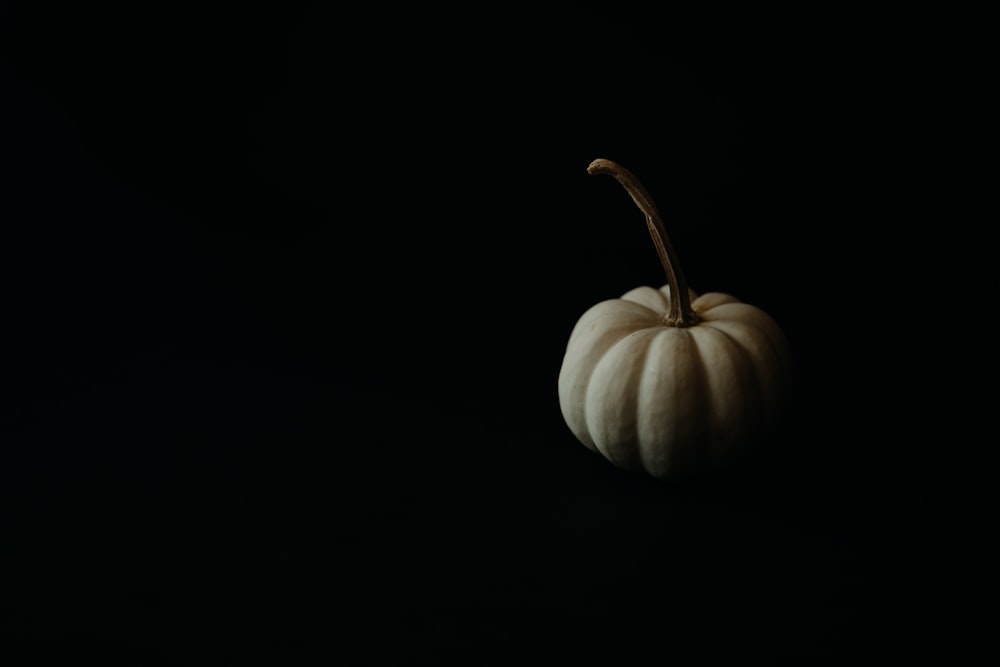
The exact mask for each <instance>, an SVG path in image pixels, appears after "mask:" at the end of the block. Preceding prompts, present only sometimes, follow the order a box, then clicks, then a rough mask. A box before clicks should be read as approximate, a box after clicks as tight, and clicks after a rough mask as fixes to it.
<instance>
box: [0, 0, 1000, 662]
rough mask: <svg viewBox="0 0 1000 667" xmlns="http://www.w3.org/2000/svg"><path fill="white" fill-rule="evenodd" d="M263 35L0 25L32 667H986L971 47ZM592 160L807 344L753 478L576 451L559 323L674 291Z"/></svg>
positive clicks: (299, 29)
mask: <svg viewBox="0 0 1000 667" xmlns="http://www.w3.org/2000/svg"><path fill="white" fill-rule="evenodd" d="M320 4H325V3H320ZM139 5H140V6H142V7H146V4H144V3H139ZM277 6H281V7H283V8H282V9H277V8H275V7H272V8H268V9H253V8H249V7H246V6H240V7H239V9H232V8H228V7H224V6H214V7H213V8H211V9H205V7H204V6H202V5H191V6H190V7H186V6H185V4H184V3H181V4H179V5H177V4H171V5H170V6H169V7H166V6H164V7H162V8H158V9H150V8H144V9H137V8H136V7H127V6H124V5H123V6H118V5H104V6H103V8H98V9H94V8H93V7H90V6H88V5H87V3H82V4H80V5H79V6H75V7H70V8H58V9H55V8H52V7H43V6H39V5H35V4H32V3H6V4H5V5H3V7H4V8H3V9H2V10H0V45H2V50H3V52H2V58H0V82H2V86H3V87H2V95H3V104H2V105H0V127H2V128H3V129H2V135H0V142H2V144H0V156H2V157H0V169H2V170H3V173H2V174H0V176H2V179H3V180H2V183H3V191H2V202H3V203H2V209H0V219H2V225H0V230H2V231H0V253H2V257H0V266H2V269H0V270H2V279H3V282H2V285H3V288H2V289H3V301H2V303H3V311H2V324H3V329H2V331H3V334H2V336H3V347H2V350H3V352H2V356H0V359H2V380H0V391H2V392H3V393H2V397H0V398H2V402H0V503H2V504H0V512H2V514H0V525H2V527H3V538H2V539H3V542H2V544H3V549H2V552H3V556H2V558H3V561H2V570H0V571H2V572H3V579H2V580H0V609H2V612H3V615H2V621H3V642H4V643H5V645H6V646H8V647H18V648H19V647H22V646H23V647H26V648H29V649H30V650H32V651H35V652H39V653H42V654H44V653H46V652H48V651H56V652H58V651H62V650H64V649H65V650H66V651H68V652H69V653H71V654H74V655H76V656H80V655H87V654H89V655H93V656H97V657H98V658H101V657H103V658H104V659H105V660H107V659H113V658H116V657H122V658H124V659H126V660H128V661H129V664H151V663H160V662H162V663H171V664H174V663H175V664H190V662H191V661H192V660H193V659H195V658H197V657H198V656H206V655H209V656H210V655H214V654H215V653H214V651H220V652H222V653H227V654H232V653H242V652H244V651H246V653H247V655H253V654H257V653H264V654H269V653H270V652H272V651H273V652H274V653H273V654H274V655H278V656H283V658H282V659H287V658H288V656H289V655H290V654H293V653H294V652H295V651H297V650H300V649H301V650H303V651H304V650H307V649H308V650H315V649H319V650H320V651H321V653H322V654H324V655H326V656H328V657H330V658H335V657H346V664H368V663H369V662H370V663H372V664H403V663H406V664H412V663H413V662H417V663H435V662H456V663H458V662H461V663H462V664H470V665H472V664H487V663H492V662H496V663H498V664H511V663H510V662H509V660H510V659H511V658H518V659H520V658H522V657H523V656H526V655H528V656H538V655H547V656H561V657H562V659H564V660H566V661H574V662H579V661H581V660H584V659H586V658H588V657H599V658H602V659H603V658H605V657H607V656H616V658H617V659H618V660H619V661H623V662H619V664H637V663H638V661H639V660H640V659H642V658H647V657H651V658H654V659H657V661H664V660H666V659H669V658H671V657H676V656H679V655H696V656H697V655H700V656H703V657H707V658H709V659H711V658H713V657H715V656H722V655H734V654H735V655H738V656H744V657H746V656H753V657H759V658H763V659H765V660H766V659H769V658H772V657H780V656H802V655H809V656H813V658H814V659H818V658H824V657H829V658H831V660H832V661H834V662H839V663H841V664H842V663H843V662H844V661H847V660H851V661H852V662H853V660H854V658H855V657H856V656H858V655H874V654H878V655H879V656H881V657H882V658H884V659H891V657H892V656H893V655H896V656H904V655H905V656H912V655H923V654H926V653H928V652H935V651H943V652H945V653H948V654H952V655H960V654H964V653H972V652H973V651H980V650H983V649H986V650H988V651H992V650H993V649H992V644H991V642H990V641H988V640H989V639H990V633H992V632H993V628H992V625H991V624H990V623H988V620H989V617H988V615H986V614H988V611H987V612H981V611H979V610H980V609H986V610H988V609H989V608H990V606H991V604H992V602H991V600H992V598H991V597H990V595H991V592H992V585H991V584H992V579H993V574H992V571H991V568H992V567H993V566H994V563H995V558H994V555H993V553H992V552H991V549H990V548H989V546H988V545H989V542H990V539H989V538H990V537H991V533H992V527H993V525H994V514H993V512H992V507H991V505H992V501H993V495H994V489H995V482H996V465H995V464H996V458H995V454H994V453H993V451H994V449H995V445H994V443H993V439H994V438H993V437H992V433H991V432H989V431H985V432H983V434H980V431H978V430H977V429H976V428H975V426H974V425H973V424H974V423H975V422H976V419H977V417H979V416H980V415H981V414H982V413H983V412H985V411H986V408H987V405H988V404H989V401H990V394H989V391H992V390H991V389H977V388H976V387H980V386H986V387H988V386H989V385H990V384H992V383H991V381H990V380H989V378H990V375H989V370H988V369H987V368H986V367H985V364H986V361H987V360H986V359H985V358H984V357H983V356H982V354H981V351H983V350H985V351H988V348H987V347H986V344H987V342H988V341H987V340H986V335H987V334H985V333H982V334H981V333H977V331H978V329H977V324H975V323H968V324H965V325H961V326H955V322H956V320H957V319H958V316H957V315H954V316H953V314H956V313H959V312H963V313H964V312H971V311H965V310H963V309H964V307H965V306H964V304H963V303H960V302H959V299H960V298H962V297H963V296H965V295H968V294H969V293H970V290H971V289H972V288H973V287H975V286H977V285H978V284H979V283H977V282H975V279H974V278H973V277H972V276H971V275H969V277H968V278H966V275H967V274H966V271H967V269H969V268H970V265H971V266H977V265H976V264H975V263H974V262H972V261H969V260H965V259H963V260H961V261H959V258H957V257H956V256H955V255H954V254H953V251H952V250H950V248H952V247H954V246H956V245H957V247H961V246H962V245H963V244H965V245H967V246H969V245H971V246H976V245H978V244H977V243H976V242H975V241H974V238H973V237H970V236H969V230H972V229H974V228H975V225H979V224H981V223H982V219H977V218H967V217H965V211H963V210H962V208H961V206H962V204H963V203H964V202H965V201H966V200H967V197H966V196H965V194H964V193H966V192H967V191H969V190H975V188H976V183H977V182H976V181H975V179H974V177H972V176H968V174H967V172H966V171H964V170H963V165H964V164H965V163H966V160H965V158H966V157H967V153H970V152H973V153H974V152H975V150H973V149H970V148H969V144H967V143H966V142H965V140H966V138H967V135H966V133H968V132H969V128H970V127H971V126H972V121H973V120H974V118H973V117H972V115H973V114H974V110H975V109H976V108H977V106H978V105H977V96H978V95H979V93H978V92H977V91H978V90H979V87H978V85H977V83H978V82H977V79H976V77H975V71H974V69H971V68H970V63H972V62H973V61H971V60H966V54H968V56H969V58H973V57H974V56H975V48H976V44H975V42H974V40H972V39H968V40H956V39H955V36H954V33H953V32H952V31H951V28H950V24H948V23H947V22H944V21H943V20H939V17H936V18H931V17H917V18H914V17H908V18H906V19H901V18H900V17H877V16H872V15H865V16H864V17H840V18H837V17H829V16H823V17H820V16H806V15H802V16H799V17H798V18H797V20H796V22H795V24H794V25H795V26H796V27H795V29H789V28H787V27H786V28H779V27H778V25H779V23H778V22H776V20H777V18H779V17H768V16H760V15H754V16H745V17H743V16H736V17H733V16H729V17H728V18H726V19H725V20H723V19H721V18H720V17H711V18H710V19H709V18H706V17H698V18H695V17H688V16H680V15H676V14H670V13H666V14H659V13H658V14H656V15H651V14H644V13H643V12H641V11H639V10H637V9H635V8H628V7H627V6H625V7H619V8H618V9H612V7H611V5H608V6H605V5H602V4H599V3H593V4H591V3H585V4H572V3H570V4H565V5H556V6H555V8H550V9H547V10H541V11H538V10H532V11H531V12H528V11H514V10H511V9H507V10H505V9H501V8H499V7H498V8H495V9H492V10H490V9H482V10H477V11H476V12H472V13H470V14H468V15H461V16H457V15H456V14H455V13H454V11H453V10H449V11H444V10H419V11H418V10H406V11H405V12H403V13H402V14H401V13H400V11H399V10H398V9H393V10H391V11H390V10H385V11H384V12H383V11H382V10H372V11H371V12H370V13H362V12H353V13H349V14H341V13H338V12H337V11H335V10H332V9H321V8H317V7H310V6H308V5H301V4H300V5H296V4H291V5H287V6H286V5H283V4H281V3H277V4H276V7H277ZM862 18H863V20H862ZM782 25H783V24H782ZM946 40H955V41H961V42H962V47H963V48H962V49H959V50H956V49H954V48H952V47H951V41H946ZM956 149H957V150H956ZM596 157H606V158H610V159H614V160H617V161H618V162H620V163H622V164H624V165H625V166H627V167H628V168H630V169H631V170H632V171H633V172H635V173H636V174H637V175H638V176H639V177H640V178H641V179H642V180H643V181H644V182H645V184H646V186H647V188H648V189H649V190H650V191H651V193H652V194H653V196H654V198H656V200H657V202H658V203H659V205H660V208H661V210H662V211H663V213H664V217H665V219H666V223H667V227H668V229H669V231H670V233H671V235H672V239H673V241H674V244H675V246H676V247H677V250H678V253H679V254H680V256H681V258H682V260H683V262H684V270H685V272H686V274H687V277H688V279H689V280H690V282H691V283H692V286H693V287H694V288H695V289H696V290H699V291H716V290H718V291H727V292H731V293H733V294H735V295H737V296H738V297H740V298H742V299H743V300H745V301H748V302H750V303H753V304H755V305H758V306H760V307H762V308H764V309H765V310H767V311H768V312H770V313H771V314H772V315H773V316H774V317H775V318H776V319H777V320H778V321H779V322H780V323H781V324H782V325H783V327H784V328H785V329H786V332H787V333H788V334H789V337H790V339H791V341H792V345H793V349H794V353H795V360H796V372H797V377H796V382H797V387H796V389H797V390H796V394H795V398H794V401H793V404H792V406H791V408H790V411H789V414H788V418H787V420H786V422H785V423H784V425H783V428H782V431H781V433H780V434H779V436H778V437H777V438H776V440H775V442H773V443H772V446H771V447H769V448H767V449H765V450H762V451H761V452H760V454H759V455H758V456H756V457H754V458H753V459H751V460H750V461H748V462H747V463H746V465H745V466H743V467H742V468H740V469H738V470H735V471H732V472H730V473H728V474H726V475H721V476H715V477H705V478H699V479H695V480H692V481H689V482H686V483H684V484H676V485H664V484H657V483H654V482H652V481H649V480H645V479H642V478H639V477H638V476H634V475H628V474H626V473H623V472H620V471H618V470H616V469H614V468H612V467H611V466H610V464H608V463H607V462H605V461H603V460H602V459H600V458H598V457H596V456H594V455H592V454H590V453H589V452H588V451H586V450H585V449H584V448H583V447H582V446H581V445H579V444H578V443H576V442H575V441H574V440H573V438H572V435H571V434H570V433H569V432H568V430H567V429H566V428H565V426H564V424H563V422H562V419H561V416H560V414H559V410H558V403H557V398H556V391H555V381H556V377H557V374H558V371H559V365H560V362H561V355H562V352H563V349H564V346H565V343H566V340H567V338H568V335H569V331H570V329H571V328H572V326H573V324H574V322H575V321H576V318H577V317H579V315H580V314H582V313H583V311H584V310H586V308H587V307H589V306H590V305H592V304H593V303H596V302H597V301H600V300H602V299H605V298H610V297H615V296H618V295H620V294H621V293H622V292H624V291H626V290H627V289H630V288H631V287H634V286H637V285H640V284H654V285H659V284H661V283H662V282H663V277H662V272H661V269H660V266H659V264H658V261H657V259H656V255H655V252H654V251H653V248H652V245H651V243H650V242H649V238H648V235H647V233H646V231H645V227H644V225H643V221H642V217H641V214H639V212H638V211H637V210H635V209H634V208H633V206H632V204H631V202H630V200H629V199H628V197H627V195H626V194H625V193H624V192H623V191H622V190H621V188H620V187H619V186H618V185H617V184H615V183H614V182H613V181H611V180H610V179H607V178H601V179H594V178H591V177H588V176H587V175H586V173H585V168H586V166H587V164H588V163H589V162H590V161H591V160H592V159H593V158H596ZM956 174H961V176H956ZM966 178H968V179H969V180H965V179H966ZM959 183H961V185H959ZM967 223H971V224H967ZM921 230H924V231H923V232H922V231H921ZM927 230H933V231H931V232H930V233H928V231H927ZM959 239H960V241H959V243H958V244H953V242H954V241H956V240H959ZM963 322H968V321H967V320H963ZM956 333H958V334H959V335H955V334H956ZM967 375H976V377H977V378H978V379H977V380H976V381H975V382H970V380H969V379H968V377H967ZM978 382H982V383H985V384H984V385H978V384H976V383H978ZM982 605H985V607H983V606H982ZM206 647H208V648H207V650H208V651H209V652H207V653H206ZM10 650H13V648H11V649H10Z"/></svg>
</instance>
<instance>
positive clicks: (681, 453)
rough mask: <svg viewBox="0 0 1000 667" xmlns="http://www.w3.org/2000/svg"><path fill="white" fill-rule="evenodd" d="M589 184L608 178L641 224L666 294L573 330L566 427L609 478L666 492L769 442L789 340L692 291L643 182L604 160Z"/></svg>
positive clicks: (621, 305)
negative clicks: (626, 474) (617, 472)
mask: <svg viewBox="0 0 1000 667" xmlns="http://www.w3.org/2000/svg"><path fill="white" fill-rule="evenodd" d="M588 172H589V173H591V174H608V175H611V176H613V177H614V178H615V179H616V180H618V181H619V182H620V183H621V184H622V185H623V186H624V187H625V188H626V190H627V191H628V192H629V194H630V195H632V198H633V200H634V201H635V202H636V204H637V205H638V206H639V207H640V209H642V211H643V212H644V213H645V214H646V221H647V225H648V227H649V230H650V233H651V235H652V238H653V241H654V244H655V245H656V248H657V251H658V253H659V255H660V260H661V262H662V264H663V267H664V270H665V272H666V274H667V284H666V285H664V286H663V287H661V288H659V289H656V288H653V287H648V286H644V287H637V288H635V289H633V290H630V291H629V292H626V293H625V294H623V295H622V297H621V298H619V299H609V300H606V301H602V302H601V303H598V304H596V305H594V306H592V307H591V308H590V309H589V310H587V311H586V312H585V313H584V314H583V315H582V316H581V317H580V319H579V320H578V321H577V323H576V325H575V327H574V328H573V330H572V333H571V334H570V338H569V343H568V344H567V347H566V352H565V355H564V357H563V362H562V367H561V369H560V372H559V405H560V408H561V410H562V415H563V418H564V419H565V421H566V424H567V426H568V427H569V429H570V430H571V431H572V432H573V434H574V435H575V436H576V438H577V439H578V440H579V441H580V442H582V443H583V444H584V445H585V446H587V447H588V448H590V449H591V450H593V451H595V452H598V453H600V454H601V455H603V456H604V457H605V458H607V459H608V460H609V461H611V463H613V464H615V465H616V466H618V467H620V468H624V469H628V470H634V471H645V472H646V473H648V474H650V475H652V476H653V477H655V478H657V479H661V480H666V479H677V478H682V477H687V476H690V475H692V474H693V473H695V472H698V471H699V470H705V469H718V468H722V467H725V466H728V465H730V464H732V463H735V462H737V461H739V460H740V458H741V457H742V456H743V455H744V454H745V453H747V452H748V451H749V449H750V447H752V446H753V445H755V444H758V443H761V442H763V441H764V440H766V439H767V438H769V437H770V436H772V435H773V433H774V431H775V428H776V427H777V425H778V423H779V420H780V417H781V415H782V412H783V409H784V407H785V404H786V402H787V399H788V396H789V388H790V383H791V373H792V364H791V351H790V347H789V343H788V340H787V338H786V337H785V334H784V332H783V331H782V329H781V328H780V327H779V326H778V324H777V323H776V322H775V320H774V319H773V318H771V316H769V315H768V314H767V313H765V312H764V311H763V310H761V309H760V308H757V307H755V306H752V305H750V304H747V303H743V302H741V301H739V300H738V299H737V298H736V297H734V296H732V295H730V294H724V293H721V292H709V293H706V294H702V295H701V296H698V295H697V294H696V293H695V292H693V291H692V290H690V289H688V287H687V284H686V282H685V281H684V276H683V274H682V272H681V271H680V265H679V263H678V262H677V258H676V256H675V255H674V252H673V248H672V247H671V245H670V242H669V239H668V237H667V235H666V232H665V231H664V229H663V224H662V221H661V220H660V217H659V213H658V212H657V210H656V207H655V206H654V205H653V202H652V199H651V198H650V197H649V195H648V193H646V191H645V189H644V188H643V187H642V185H641V184H640V183H639V182H638V180H636V178H635V177H634V176H633V175H632V174H631V173H630V172H629V171H628V170H626V169H625V168H623V167H621V166H620V165H618V164H616V163H614V162H611V161H610V160H603V159H599V160H594V161H593V162H592V163H591V164H590V166H589V167H588ZM674 294H679V295H680V296H679V298H676V299H675V298H673V295H674Z"/></svg>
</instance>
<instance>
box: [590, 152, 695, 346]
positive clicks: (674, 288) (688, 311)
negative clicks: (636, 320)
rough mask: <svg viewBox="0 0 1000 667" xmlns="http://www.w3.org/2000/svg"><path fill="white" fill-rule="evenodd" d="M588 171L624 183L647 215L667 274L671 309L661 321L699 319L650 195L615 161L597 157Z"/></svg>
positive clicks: (685, 323)
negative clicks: (605, 175)
mask: <svg viewBox="0 0 1000 667" xmlns="http://www.w3.org/2000/svg"><path fill="white" fill-rule="evenodd" d="M587 173H588V174H590V175H591V176H593V175H595V174H607V175H608V176H611V177H612V178H614V179H615V180H616V181H618V182H619V183H621V184H622V186H624V188H625V190H626V191H628V193H629V194H630V195H631V196H632V201H634V202H635V203H636V205H637V206H638V207H639V209H640V210H641V211H642V212H643V213H644V214H645V215H646V227H647V228H649V235H650V236H652V237H653V245H655V246H656V252H657V254H658V255H659V256H660V263H661V264H662V265H663V271H664V272H665V273H666V274H667V284H668V285H670V310H669V311H668V312H667V314H666V316H665V317H664V321H665V322H666V323H667V324H668V325H670V326H675V327H689V326H691V325H693V324H696V323H697V322H698V315H697V314H695V312H694V309H693V308H692V307H691V295H690V294H689V293H688V285H687V281H686V280H685V279H684V272H683V271H681V264H680V262H679V261H678V260H677V254H676V253H675V252H674V247H673V246H672V245H671V244H670V237H668V236H667V230H666V229H665V228H664V227H663V220H662V218H660V212H659V211H658V210H657V209H656V204H654V203H653V198H652V197H650V196H649V193H648V192H646V188H644V187H643V186H642V183H640V182H639V179H637V178H636V177H635V176H634V175H633V174H632V172H630V171H629V170H628V169H626V168H625V167H623V166H621V165H620V164H618V163H617V162H612V161H611V160H605V159H604V158H598V159H596V160H594V161H593V162H591V163H590V165H589V166H588V167H587Z"/></svg>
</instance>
